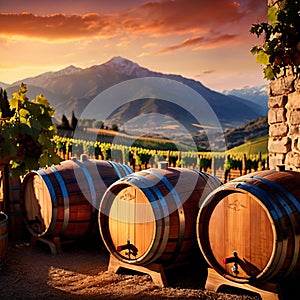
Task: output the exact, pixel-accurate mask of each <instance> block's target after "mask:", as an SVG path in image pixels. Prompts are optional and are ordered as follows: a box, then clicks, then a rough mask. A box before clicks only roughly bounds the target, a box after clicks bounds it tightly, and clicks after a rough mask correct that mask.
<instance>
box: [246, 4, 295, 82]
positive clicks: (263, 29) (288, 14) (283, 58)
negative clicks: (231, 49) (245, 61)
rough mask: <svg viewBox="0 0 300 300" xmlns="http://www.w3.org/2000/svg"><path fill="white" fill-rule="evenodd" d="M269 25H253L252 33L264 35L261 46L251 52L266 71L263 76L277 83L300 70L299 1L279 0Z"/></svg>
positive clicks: (274, 6)
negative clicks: (282, 76)
mask: <svg viewBox="0 0 300 300" xmlns="http://www.w3.org/2000/svg"><path fill="white" fill-rule="evenodd" d="M267 17H268V22H262V23H259V24H253V25H252V27H251V29H250V33H252V34H255V35H256V36H257V37H261V35H264V40H263V44H262V45H256V46H254V47H252V49H251V53H252V54H253V55H255V56H256V61H257V63H260V64H261V65H262V66H264V68H263V72H264V77H265V78H266V79H268V80H274V79H276V78H278V77H279V76H281V75H286V72H287V70H290V71H291V72H292V73H294V74H297V73H298V72H299V69H300V1H298V0H278V1H276V2H275V3H274V5H273V6H271V7H269V8H268V16H267Z"/></svg>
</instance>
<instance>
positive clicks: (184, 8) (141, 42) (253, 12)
mask: <svg viewBox="0 0 300 300" xmlns="http://www.w3.org/2000/svg"><path fill="white" fill-rule="evenodd" d="M266 13H267V0H263V1H261V0H236V1H231V0H156V1H155V0H153V1H151V0H128V1H126V0H110V1H104V0H65V1H61V0H49V1H45V0H30V1H24V0H9V1H4V0H0V41H1V48H0V57H1V61H0V81H1V82H5V83H9V84H10V83H13V82H15V81H17V80H20V79H24V78H26V77H30V76H35V75H38V74H41V73H43V72H47V71H58V70H60V69H62V68H65V67H67V66H69V65H74V66H77V67H81V68H86V67H90V66H92V65H100V64H102V63H104V62H106V61H108V60H109V59H110V58H112V57H113V56H122V57H124V58H127V59H130V60H132V61H134V62H137V63H138V64H139V65H141V66H143V67H146V68H149V69H151V70H153V71H159V72H163V73H168V74H180V75H182V76H185V77H188V78H193V79H196V80H198V81H200V82H201V83H203V84H204V85H206V86H207V87H209V88H211V89H213V90H217V91H222V90H224V89H233V88H241V87H244V86H253V85H261V84H266V83H267V81H266V80H265V79H263V74H262V67H261V66H260V65H258V64H257V63H256V60H255V57H254V56H253V55H252V54H251V53H250V49H251V47H252V46H253V45H255V44H260V43H261V41H260V40H259V39H257V38H256V36H254V35H251V34H250V33H249V29H250V28H251V25H252V24H253V23H260V22H262V21H265V20H266Z"/></svg>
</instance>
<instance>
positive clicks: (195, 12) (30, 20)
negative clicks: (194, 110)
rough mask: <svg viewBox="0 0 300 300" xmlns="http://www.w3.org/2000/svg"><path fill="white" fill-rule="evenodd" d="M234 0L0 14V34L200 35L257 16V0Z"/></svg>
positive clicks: (72, 36) (53, 36) (61, 36)
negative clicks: (103, 10) (111, 10)
mask: <svg viewBox="0 0 300 300" xmlns="http://www.w3.org/2000/svg"><path fill="white" fill-rule="evenodd" d="M238 2H239V1H231V0H215V1H199V0H189V1H186V0H173V1H171V0H169V1H163V2H149V3H145V4H143V5H140V6H138V7H136V8H133V9H127V10H125V11H121V12H119V13H114V14H106V15H101V14H97V13H92V14H84V15H79V14H72V15H65V14H62V13H58V14H54V15H48V16H40V15H35V14H32V13H21V14H3V13H2V14H0V34H1V35H7V36H11V35H18V36H24V37H34V38H43V39H48V40H57V39H78V38H87V37H112V36H118V35H122V34H124V33H125V34H137V35H142V34H147V35H151V36H162V35H172V34H187V33H188V34H191V33H193V34H197V35H200V34H203V33H206V32H209V31H210V30H211V29H212V28H213V29H217V30H220V29H221V28H225V27H226V26H227V27H228V26H232V24H233V23H234V22H238V21H241V20H242V19H243V18H244V17H245V16H246V15H247V16H249V14H253V15H255V16H257V14H258V8H257V7H256V10H255V11H253V10H251V5H252V6H253V5H254V4H255V3H257V2H258V1H257V0H251V1H250V0H248V1H247V0H243V2H242V3H243V5H244V7H243V8H242V4H240V3H238ZM244 3H246V4H244ZM256 5H257V4H256ZM261 6H262V8H264V7H263V5H261ZM266 7H267V6H266ZM266 7H265V9H264V11H265V10H266ZM262 10H263V9H260V11H262Z"/></svg>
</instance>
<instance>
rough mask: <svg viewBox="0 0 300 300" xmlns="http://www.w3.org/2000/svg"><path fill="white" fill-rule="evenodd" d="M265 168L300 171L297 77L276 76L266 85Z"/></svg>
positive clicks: (298, 80) (299, 104)
mask: <svg viewBox="0 0 300 300" xmlns="http://www.w3.org/2000/svg"><path fill="white" fill-rule="evenodd" d="M268 104H269V112H268V122H269V144H268V149H269V168H270V169H275V168H276V166H278V165H282V164H284V165H285V168H286V169H287V170H296V171H300V78H299V75H288V76H284V77H280V78H278V79H276V80H274V81H271V82H270V84H269V101H268Z"/></svg>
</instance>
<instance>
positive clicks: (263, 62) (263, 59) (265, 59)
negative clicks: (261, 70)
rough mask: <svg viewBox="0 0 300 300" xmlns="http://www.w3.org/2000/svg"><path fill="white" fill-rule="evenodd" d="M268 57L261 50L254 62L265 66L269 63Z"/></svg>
mask: <svg viewBox="0 0 300 300" xmlns="http://www.w3.org/2000/svg"><path fill="white" fill-rule="evenodd" d="M269 59H270V55H269V54H267V53H265V52H264V51H263V50H259V51H258V52H257V56H256V61H257V62H258V63H260V64H261V65H267V64H268V63H269Z"/></svg>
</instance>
